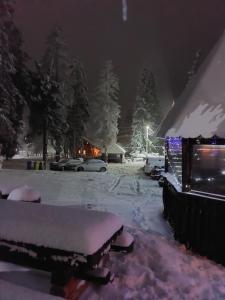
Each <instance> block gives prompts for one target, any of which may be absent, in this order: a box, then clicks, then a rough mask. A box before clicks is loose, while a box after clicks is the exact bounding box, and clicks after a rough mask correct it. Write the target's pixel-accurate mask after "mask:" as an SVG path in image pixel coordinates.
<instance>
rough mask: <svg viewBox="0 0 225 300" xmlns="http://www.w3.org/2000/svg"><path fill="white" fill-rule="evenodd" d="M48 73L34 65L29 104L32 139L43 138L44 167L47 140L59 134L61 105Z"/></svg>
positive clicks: (57, 87)
mask: <svg viewBox="0 0 225 300" xmlns="http://www.w3.org/2000/svg"><path fill="white" fill-rule="evenodd" d="M49 73H50V71H49ZM49 73H46V72H44V71H43V70H42V68H41V66H40V65H38V64H36V72H33V76H32V96H31V97H32V101H31V103H30V125H31V134H30V135H31V140H32V137H33V138H34V137H35V136H40V135H41V136H42V138H43V161H44V163H45V166H46V161H47V145H48V140H49V139H50V138H51V136H52V135H53V134H52V133H54V134H55V132H57V130H58V131H60V132H61V123H62V120H61V116H62V112H61V103H60V101H59V99H58V97H57V96H58V91H59V85H58V83H57V82H55V81H54V80H53V79H51V76H50V74H49Z"/></svg>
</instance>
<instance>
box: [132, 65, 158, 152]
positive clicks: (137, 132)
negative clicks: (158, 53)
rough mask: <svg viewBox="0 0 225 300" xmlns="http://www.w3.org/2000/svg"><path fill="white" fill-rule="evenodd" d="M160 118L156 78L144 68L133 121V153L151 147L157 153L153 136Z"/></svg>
mask: <svg viewBox="0 0 225 300" xmlns="http://www.w3.org/2000/svg"><path fill="white" fill-rule="evenodd" d="M160 117H161V109H160V104H159V100H158V96H157V88H156V81H155V77H154V75H153V73H152V72H151V71H150V70H149V69H147V68H144V69H143V70H142V73H141V77H140V81H139V85H138V91H137V97H136V102H135V106H134V112H133V119H132V138H131V147H132V149H133V151H139V152H144V151H145V150H146V148H150V146H151V145H152V147H153V149H150V150H151V151H155V150H154V143H155V141H154V139H153V138H152V137H151V135H152V134H153V133H154V131H155V130H156V128H157V127H158V125H159V124H160ZM147 126H148V133H149V134H148V136H147V129H146V128H147ZM148 150H149V149H148Z"/></svg>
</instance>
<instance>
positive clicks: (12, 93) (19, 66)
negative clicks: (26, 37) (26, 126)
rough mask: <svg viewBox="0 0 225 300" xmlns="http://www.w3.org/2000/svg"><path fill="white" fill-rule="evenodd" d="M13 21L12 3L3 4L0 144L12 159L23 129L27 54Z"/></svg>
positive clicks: (0, 13)
mask: <svg viewBox="0 0 225 300" xmlns="http://www.w3.org/2000/svg"><path fill="white" fill-rule="evenodd" d="M21 46H22V39H21V35H20V32H19V31H18V29H17V28H16V26H15V24H14V22H13V7H12V2H11V1H10V0H1V1H0V143H1V144H2V147H1V149H2V154H4V155H6V157H7V158H9V157H11V156H13V155H14V154H15V151H16V147H17V143H18V142H17V139H18V135H19V133H20V131H21V127H22V117H23V107H24V104H25V101H24V98H23V92H24V87H25V85H24V84H23V81H24V80H25V78H24V74H25V67H24V64H25V60H26V55H25V53H24V52H23V50H22V48H21Z"/></svg>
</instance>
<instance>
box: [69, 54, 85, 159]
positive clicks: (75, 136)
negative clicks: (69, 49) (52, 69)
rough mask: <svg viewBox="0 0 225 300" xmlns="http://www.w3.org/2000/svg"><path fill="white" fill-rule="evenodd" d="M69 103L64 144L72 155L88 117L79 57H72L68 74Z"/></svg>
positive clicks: (83, 132)
mask: <svg viewBox="0 0 225 300" xmlns="http://www.w3.org/2000/svg"><path fill="white" fill-rule="evenodd" d="M69 86H70V98H69V99H70V103H69V105H68V107H67V113H68V115H67V124H68V131H67V134H66V140H67V141H66V142H67V143H66V144H67V145H68V148H69V152H70V155H72V156H74V154H75V153H76V152H77V149H78V148H79V147H81V146H82V141H83V138H84V134H85V129H86V125H87V120H88V118H89V107H88V106H89V105H88V88H87V76H86V72H85V70H84V66H83V64H82V63H81V61H80V60H79V59H74V60H73V62H72V64H71V68H70V76H69Z"/></svg>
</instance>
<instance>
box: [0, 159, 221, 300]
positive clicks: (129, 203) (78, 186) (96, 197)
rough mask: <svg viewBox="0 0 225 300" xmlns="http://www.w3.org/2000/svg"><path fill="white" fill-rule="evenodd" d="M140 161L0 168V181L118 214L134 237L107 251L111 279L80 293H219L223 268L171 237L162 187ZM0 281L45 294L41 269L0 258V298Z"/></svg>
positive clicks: (0, 286) (93, 297)
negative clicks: (70, 168) (85, 168)
mask: <svg viewBox="0 0 225 300" xmlns="http://www.w3.org/2000/svg"><path fill="white" fill-rule="evenodd" d="M142 167H143V163H130V164H123V165H120V164H114V165H113V164H112V165H110V166H109V171H108V172H107V173H85V172H84V173H75V172H55V171H25V170H9V169H4V170H1V171H0V185H2V184H5V185H6V184H8V185H15V186H18V185H25V184H26V185H30V186H32V187H34V188H35V189H38V190H39V191H40V192H41V195H42V201H43V203H48V204H52V205H65V206H75V205H80V206H82V207H86V208H88V209H97V210H102V211H109V212H113V213H116V214H117V215H119V216H121V217H122V219H123V222H124V224H125V225H126V227H127V229H128V230H129V231H130V232H131V233H132V234H133V236H134V237H135V248H134V252H133V253H131V254H129V255H124V254H118V253H113V254H112V255H111V259H110V262H109V268H110V269H111V270H112V271H114V273H115V274H116V278H115V280H114V281H113V283H111V284H108V285H107V286H103V287H95V286H90V287H89V288H88V289H87V290H86V292H85V293H84V295H83V296H82V298H81V299H83V300H84V299H88V300H89V299H90V300H97V299H107V300H108V299H114V300H115V299H151V300H154V299H171V300H172V299H173V300H174V299H188V300H189V299H210V300H211V299H216V300H217V299H225V276H224V275H225V268H224V267H222V266H220V265H217V264H215V263H213V262H211V261H209V260H207V259H205V258H202V257H199V256H197V255H194V254H193V253H191V252H189V251H186V250H185V248H184V246H182V245H180V244H178V243H177V242H175V241H174V240H173V238H172V234H171V231H170V228H169V226H168V224H167V223H166V222H165V221H164V219H163V218H162V214H161V213H162V189H161V188H159V187H158V183H157V182H156V181H151V180H150V179H149V178H148V177H146V176H145V175H144V174H143V170H142ZM34 205H35V204H34ZM5 281H7V283H11V284H12V283H13V284H16V285H19V287H18V286H15V287H11V290H13V289H14V288H15V290H16V289H18V290H20V292H16V293H17V298H15V299H17V300H20V299H21V300H24V299H28V298H26V297H25V296H24V295H28V294H29V293H28V290H29V289H30V290H31V291H32V290H34V291H36V292H37V293H38V295H39V298H38V299H40V300H42V297H41V296H40V295H42V296H43V299H47V298H46V293H47V292H48V291H49V285H50V277H49V274H48V273H46V272H40V271H35V270H29V269H26V268H21V267H18V266H14V265H10V264H5V263H0V299H1V300H4V299H7V300H8V299H10V298H6V296H5V298H4V297H2V295H3V294H2V295H1V293H3V290H4V282H5ZM5 288H6V287H5ZM20 293H21V295H20ZM26 293H27V294H26ZM41 293H42V294H41ZM4 295H5V294H4ZM20 296H21V298H20ZM24 297H25V298H24ZM44 297H45V298H44ZM53 298H54V297H53ZM34 299H36V298H35V296H34ZM49 299H50V297H49ZM51 299H52V298H51Z"/></svg>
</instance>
